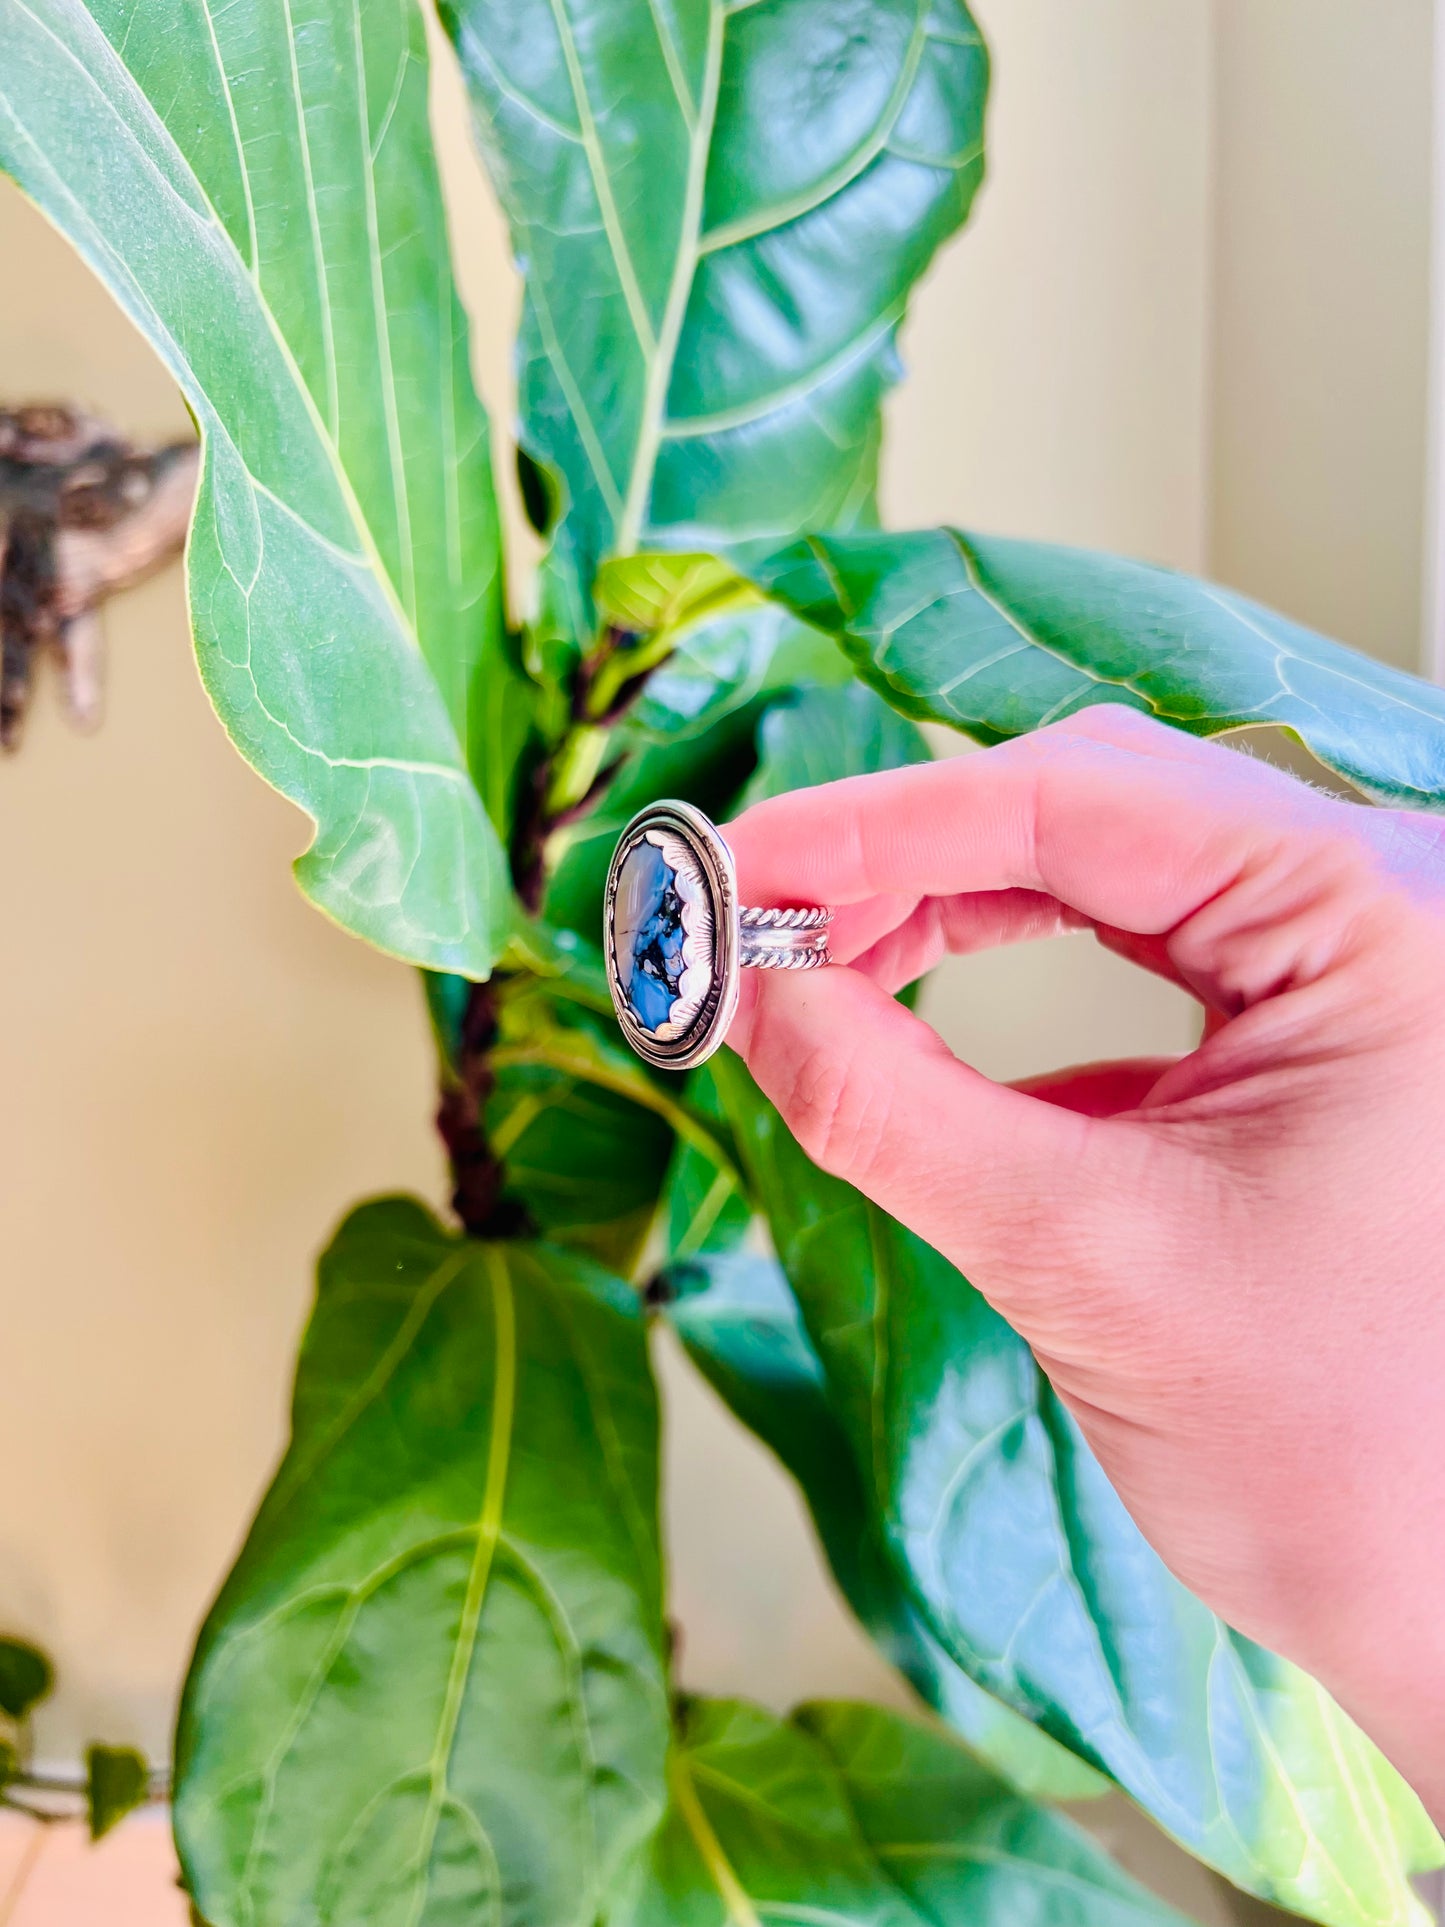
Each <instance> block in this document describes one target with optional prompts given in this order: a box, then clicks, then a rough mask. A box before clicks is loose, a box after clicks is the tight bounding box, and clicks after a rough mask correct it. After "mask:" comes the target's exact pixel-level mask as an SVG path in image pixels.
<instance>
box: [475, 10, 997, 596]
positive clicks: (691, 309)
mask: <svg viewBox="0 0 1445 1927" xmlns="http://www.w3.org/2000/svg"><path fill="white" fill-rule="evenodd" d="M441 11H442V15H443V18H444V19H445V21H446V23H447V25H448V28H449V29H450V31H451V33H452V36H453V38H454V40H455V41H456V43H457V49H458V52H459V54H460V56H461V62H462V66H463V69H464V71H465V73H466V76H467V80H468V84H469V87H470V89H471V96H472V101H473V105H474V107H475V110H476V118H477V126H478V133H479V138H480V142H481V145H482V148H483V151H484V153H485V156H486V158H487V160H488V162H489V165H490V167H491V170H492V174H493V178H494V180H495V181H496V184H497V191H498V193H499V195H500V197H501V199H502V202H503V205H504V206H505V208H506V212H507V216H508V219H509V221H510V223H511V229H512V240H513V246H514V248H515V250H516V253H517V256H518V259H519V260H520V261H521V262H522V264H523V267H524V271H525V275H526V305H525V312H524V316H523V323H522V340H521V351H520V353H521V376H520V389H521V395H520V399H521V410H522V437H523V441H524V443H525V445H526V447H527V449H528V451H529V452H530V454H531V455H532V456H533V457H534V458H535V459H536V460H537V461H539V462H541V463H543V464H545V465H547V466H549V467H550V468H552V469H553V470H554V471H555V472H556V473H557V474H558V475H559V476H560V477H561V479H562V482H563V486H564V489H565V495H566V508H565V513H564V515H563V518H562V521H561V525H560V528H559V530H558V532H557V536H556V554H555V563H556V566H555V569H554V575H553V585H554V589H555V591H556V594H557V596H558V598H559V599H560V601H561V602H562V603H564V604H565V606H566V610H567V619H566V621H564V622H562V623H561V624H560V625H559V626H561V627H566V626H567V625H568V623H570V625H571V627H572V628H573V630H574V632H575V633H579V634H580V633H583V632H584V631H585V630H586V629H587V628H589V627H590V626H591V623H590V608H589V603H590V592H591V585H592V581H593V578H594V576H595V574H596V571H597V566H598V564H599V562H601V561H602V559H603V558H604V557H606V556H608V555H614V554H617V555H624V556H625V555H629V554H631V553H632V552H633V551H634V550H635V549H637V548H639V547H640V546H646V545H648V544H651V545H652V546H659V545H662V544H668V545H674V546H676V545H683V546H688V547H692V548H715V547H717V546H718V544H719V542H720V540H721V539H722V538H723V537H725V536H734V537H735V536H744V535H747V536H760V535H765V534H768V533H770V532H776V534H777V535H778V536H782V535H784V534H786V533H791V532H796V531H800V530H802V529H805V528H815V527H819V526H823V525H827V524H831V523H846V522H849V521H852V520H855V519H856V518H857V517H858V516H859V515H860V514H864V513H866V512H867V510H868V508H869V505H870V503H871V499H872V493H873V486H874V477H875V471H876V465H877V449H878V405H879V401H880V398H881V396H882V394H883V392H884V390H885V389H886V387H887V386H888V385H889V383H890V382H892V381H893V380H894V379H895V378H896V375H897V371H898V360H897V353H896V350H895V347H894V338H895V335H896V333H897V329H898V325H899V322H900V320H901V319H902V316H903V312H904V308H905V305H906V302H907V299H908V294H909V290H910V288H911V287H912V285H913V283H914V281H915V280H916V279H917V277H918V276H919V275H920V274H921V273H922V272H923V270H924V268H925V267H926V266H927V265H928V262H929V260H930V259H931V257H932V255H933V253H934V251H935V249H936V248H937V247H938V245H939V243H940V242H941V241H943V240H944V239H945V238H946V237H947V236H948V235H949V234H951V233H952V232H953V231H954V230H955V229H956V228H957V227H958V226H959V224H960V223H961V222H962V221H963V220H964V218H965V217H966V215H967V213H968V209H969V205H970V202H971V200H972V197H973V193H974V190H975V188H976V187H977V185H978V182H979V179H980V177H981V174H982V167H983V108H984V98H985V94H986V91H987V78H988V61H987V56H986V54H985V51H984V48H983V44H982V41H981V40H980V38H979V35H978V32H977V30H976V28H975V26H974V24H973V21H972V19H971V17H970V15H969V13H968V11H967V9H966V7H965V6H964V5H963V4H962V0H870V3H869V4H868V5H867V6H862V5H849V6H848V7H847V8H846V9H845V10H844V11H843V12H842V13H840V12H839V11H838V9H837V8H824V7H816V6H790V7H780V6H761V7H741V6H737V7H731V8H729V7H726V6H724V5H723V4H722V0H443V4H442V8H441ZM800 130H806V133H805V134H804V133H803V132H802V131H800Z"/></svg>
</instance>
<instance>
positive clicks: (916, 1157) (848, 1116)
mask: <svg viewBox="0 0 1445 1927" xmlns="http://www.w3.org/2000/svg"><path fill="white" fill-rule="evenodd" d="M734 1042H735V1044H736V1045H738V1046H739V1047H740V1048H741V1050H742V1053H743V1056H744V1057H745V1059H746V1062H747V1065H748V1068H749V1070H750V1071H751V1072H752V1075H753V1077H754V1079H755V1080H756V1082H757V1083H758V1085H759V1086H760V1087H761V1089H762V1090H763V1092H764V1093H765V1095H766V1096H767V1097H769V1098H770V1099H771V1100H772V1102H773V1104H774V1105H775V1106H776V1107H777V1109H778V1111H779V1112H780V1114H781V1115H782V1118H783V1121H784V1122H785V1123H786V1124H787V1126H788V1128H789V1130H790V1131H791V1132H792V1133H793V1136H794V1137H795V1138H796V1139H797V1140H798V1143H799V1144H800V1145H801V1146H802V1148H803V1150H804V1151H806V1152H807V1154H808V1156H809V1157H810V1158H811V1159H812V1160H813V1162H814V1163H815V1164H817V1165H819V1166H821V1168H822V1169H823V1170H825V1171H828V1172H831V1173H832V1175H833V1176H835V1177H839V1178H843V1179H845V1180H846V1181H847V1182H848V1183H849V1184H852V1185H854V1186H855V1187H856V1188H857V1189H858V1190H859V1191H861V1192H863V1193H864V1195H865V1196H866V1197H869V1198H871V1199H872V1200H873V1201H874V1203H875V1204H878V1205H881V1206H882V1208H883V1209H884V1210H885V1211H887V1212H889V1213H890V1214H891V1215H892V1216H893V1217H895V1218H898V1219H899V1220H901V1222H902V1223H904V1224H906V1225H907V1226H908V1227H909V1228H910V1230H913V1231H916V1232H917V1233H918V1234H919V1235H920V1236H921V1237H923V1238H925V1239H926V1240H927V1241H928V1242H929V1243H930V1244H931V1245H933V1246H935V1247H936V1248H937V1249H938V1250H939V1251H941V1252H942V1253H943V1254H944V1256H945V1257H947V1258H949V1259H950V1260H951V1261H952V1262H953V1263H954V1264H956V1265H957V1266H958V1267H959V1269H960V1270H961V1271H963V1272H964V1273H965V1274H966V1275H967V1277H968V1278H969V1279H970V1280H971V1281H972V1282H973V1283H974V1284H975V1285H977V1286H978V1288H979V1289H980V1290H981V1291H982V1292H983V1293H984V1295H985V1296H986V1297H987V1298H989V1299H990V1301H991V1302H992V1303H994V1304H995V1305H996V1306H997V1307H998V1309H999V1310H1000V1311H1002V1312H1003V1313H1004V1315H1005V1316H1006V1317H1008V1318H1009V1319H1010V1321H1011V1322H1012V1323H1014V1324H1015V1325H1017V1326H1018V1328H1019V1329H1020V1330H1021V1331H1022V1332H1023V1333H1024V1335H1025V1337H1031V1336H1034V1335H1035V1334H1037V1335H1038V1336H1039V1337H1040V1338H1043V1337H1045V1336H1046V1335H1051V1334H1052V1332H1053V1331H1054V1330H1055V1328H1056V1325H1057V1319H1056V1316H1055V1313H1056V1311H1057V1309H1058V1307H1057V1306H1056V1305H1054V1304H1053V1303H1052V1302H1051V1301H1052V1299H1053V1298H1055V1297H1057V1296H1061V1295H1065V1294H1067V1295H1069V1296H1071V1297H1072V1296H1076V1295H1077V1293H1078V1288H1079V1285H1080V1283H1081V1277H1080V1273H1081V1271H1088V1270H1091V1269H1096V1268H1097V1266H1098V1257H1099V1253H1100V1252H1107V1253H1109V1254H1110V1258H1111V1260H1113V1259H1122V1258H1124V1257H1125V1256H1126V1251H1125V1250H1124V1249H1121V1246H1123V1247H1127V1245H1128V1243H1129V1242H1131V1227H1132V1226H1134V1225H1135V1224H1136V1223H1137V1220H1138V1216H1139V1208H1140V1199H1139V1187H1138V1186H1137V1185H1136V1184H1135V1182H1134V1178H1133V1176H1132V1175H1131V1167H1132V1165H1133V1163H1134V1161H1135V1158H1136V1157H1142V1156H1143V1154H1144V1153H1145V1152H1146V1151H1147V1149H1148V1147H1147V1145H1146V1144H1145V1143H1144V1142H1143V1141H1142V1138H1143V1131H1142V1128H1141V1127H1139V1126H1136V1125H1132V1124H1128V1123H1115V1122H1113V1121H1110V1120H1104V1119H1099V1118H1096V1117H1089V1116H1085V1115H1080V1114H1078V1113H1076V1112H1074V1111H1071V1110H1067V1109H1062V1108H1059V1107H1058V1106H1056V1105H1053V1104H1049V1103H1045V1102H1043V1101H1041V1100H1040V1099H1038V1098H1036V1097H1033V1096H1030V1095H1028V1094H1027V1093H1025V1092H1023V1091H1018V1090H1014V1089H1011V1088H1010V1087H1009V1086H1007V1085H1001V1084H995V1083H993V1082H991V1081H990V1080H989V1079H988V1078H986V1077H984V1076H982V1075H981V1074H980V1073H979V1072H977V1071H975V1070H972V1069H970V1068H969V1066H968V1065H966V1064H962V1063H960V1062H959V1060H958V1059H957V1058H956V1057H955V1056H954V1055H953V1053H952V1052H951V1051H950V1050H949V1049H948V1047H947V1045H946V1044H944V1042H943V1040H942V1039H941V1038H940V1037H939V1036H938V1035H937V1033H936V1032H935V1031H933V1030H931V1029H930V1028H929V1026H928V1025H927V1024H925V1023H924V1022H922V1020H921V1019H919V1018H917V1017H915V1016H914V1015H913V1014H912V1013H911V1012H910V1011H908V1010H906V1009H905V1008H904V1007H903V1005H901V1004H899V1003H898V1002H896V1001H895V1000H894V999H893V998H892V997H890V996H888V995H887V993H886V992H885V991H883V990H882V989H880V988H879V986H878V985H877V984H875V983H874V982H872V980H871V979H869V978H867V977H865V976H862V975H861V974H860V973H859V972H857V971H853V970H846V969H841V968H838V967H834V968H832V969H829V970H813V971H806V972H802V971H799V972H791V971H788V972H785V971H776V972H770V973H767V974H766V975H764V974H763V973H759V983H758V988H757V990H756V992H755V993H754V995H753V1000H752V1004H751V1008H750V1009H749V1011H748V1014H747V1021H746V1022H745V1024H743V1025H741V1026H739V1027H738V1030H737V1031H736V1032H735V1033H734ZM1105 1134H1119V1135H1118V1139H1117V1141H1116V1139H1115V1138H1114V1137H1113V1136H1110V1137H1109V1138H1108V1140H1107V1141H1106V1135H1105ZM1090 1254H1092V1258H1091V1257H1090ZM1112 1268H1113V1267H1112V1264H1111V1270H1112ZM1122 1269H1124V1267H1121V1270H1122Z"/></svg>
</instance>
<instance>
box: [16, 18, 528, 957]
mask: <svg viewBox="0 0 1445 1927" xmlns="http://www.w3.org/2000/svg"><path fill="white" fill-rule="evenodd" d="M0 48H3V55H4V57H3V61H0V166H3V167H4V168H5V169H6V170H7V171H8V172H10V173H12V174H13V175H14V176H15V178H16V179H17V180H18V181H19V183H20V184H21V186H22V187H23V188H24V189H25V190H26V191H27V192H28V193H29V194H30V195H31V196H32V197H33V198H34V199H35V200H36V201H37V202H38V203H39V204H40V206H41V207H42V208H43V209H44V210H45V212H46V213H47V214H48V215H49V216H50V218H51V219H52V220H53V221H54V222H55V223H56V225H57V226H58V227H60V228H61V229H62V230H63V231H64V232H65V233H66V234H67V235H68V236H69V237H70V238H71V239H72V240H73V241H74V242H75V244H76V246H77V247H78V248H79V249H80V250H81V252H82V253H83V254H84V256H85V257H86V259H87V260H88V261H89V262H90V264H91V266H92V267H93V268H94V269H95V270H96V272H97V273H98V274H99V275H100V276H101V278H102V279H103V280H104V281H105V282H106V284H107V286H108V287H109V288H110V289H111V291H112V292H113V293H114V295H115V296H116V298H117V299H118V300H119V301H120V303H121V305H122V306H123V307H124V308H125V310H126V311H127V313H128V314H129V315H130V316H131V318H132V320H133V321H134V322H135V323H136V325H137V326H138V327H139V328H140V329H141V330H142V332H143V333H144V334H145V335H146V337H147V338H148V339H149V340H150V341H151V342H152V344H153V345H154V346H155V348H156V349H157V351H158V352H159V353H160V354H161V356H162V357H163V359H164V360H165V362H166V363H167V365H168V367H169V368H170V369H171V372H172V373H173V374H174V375H175V377H176V379H177V380H178V381H179V382H180V384H181V386H182V388H183V389H184V391H185V395H186V399H187V401H188V402H189V403H190V406H191V409H192V412H193V413H194V415H195V417H196V420H197V422H198V423H199V425H200V429H201V435H202V439H203V442H204V445H205V453H204V461H203V466H202V474H201V482H200V492H199V496H198V500H197V505H196V515H195V523H194V527H193V529H192V534H191V542H190V548H189V554H188V577H189V586H190V600H191V614H192V621H193V625H194V628H195V634H196V645H197V650H198V653H199V658H200V666H201V673H202V675H203V677H204V679H205V682H206V687H207V689H208V690H209V692H210V695H211V699H212V701H213V702H214V703H215V706H216V708H217V710H218V711H219V713H220V716H221V719H222V721H223V722H224V723H225V725H226V727H227V729H228V730H229V731H230V733H231V735H232V737H233V739H234V740H235V742H236V744H237V746H238V748H239V749H240V750H241V752H242V754H243V755H244V756H246V757H247V759H248V760H249V761H250V762H251V763H252V764H253V765H254V766H255V767H256V769H257V770H259V771H260V773H261V774H262V775H263V776H264V777H265V778H266V779H267V781H268V782H270V783H273V784H274V785H275V786H276V788H277V789H279V790H281V791H282V792H283V793H284V794H285V795H287V796H289V797H290V798H291V799H292V801H293V802H295V803H297V804H299V805H300V807H301V808H302V809H303V810H305V811H307V812H308V814H309V815H310V816H311V817H312V818H313V819H314V821H315V824H316V838H315V841H314V843H313V844H312V846H311V848H310V849H309V850H308V851H307V852H306V854H305V855H304V856H303V857H302V858H301V859H300V861H299V862H298V864H297V875H298V879H299V881H300V883H301V886H302V888H303V889H304V890H305V891H306V892H307V894H308V895H309V896H311V897H312V898H313V899H314V900H315V902H317V903H318V904H319V905H320V906H321V907H322V908H323V909H324V910H326V911H327V912H328V913H329V914H330V915H331V916H333V917H335V918H336V919H337V920H338V921H339V922H340V923H342V924H344V925H345V926H346V927H347V928H348V929H351V930H354V931H356V932H357V933H358V934H359V935H361V936H363V937H366V938H368V939H370V940H371V941H372V942H374V943H377V944H379V945H381V946H382V947H383V948H384V949H387V950H391V951H393V952H395V953H396V954H397V955H399V956H403V957H407V958H410V959H413V960H415V961H417V962H421V963H428V964H433V965H436V966H438V967H444V968H453V969H456V970H459V971H463V972H466V973H469V974H471V975H473V976H483V975H485V974H486V972H487V971H488V969H489V968H490V966H491V964H492V962H493V960H494V958H495V956H496V954H497V951H498V948H499V947H500V941H501V937H502V933H503V930H504V927H505V924H506V921H507V917H508V908H507V905H508V894H507V888H506V877H505V866H504V863H503V859H502V853H501V847H500V844H499V841H498V838H497V836H496V834H495V832H494V830H493V828H492V825H491V823H490V821H489V820H488V817H487V814H486V812H485V810H484V809H483V807H482V804H481V802H480V801H479V798H478V793H477V790H476V789H475V788H474V787H473V779H475V780H476V781H477V782H478V783H479V784H480V785H481V787H482V790H483V792H484V793H485V795H486V797H487V799H488V801H489V802H490V804H491V806H492V809H493V811H494V813H495V814H496V816H497V817H498V819H499V820H501V819H502V818H503V817H504V814H505V792H506V788H507V784H508V782H509V779H510V754H509V751H508V748H507V746H508V745H512V746H515V742H516V738H517V728H518V719H519V716H520V724H521V726H522V727H523V728H524V727H525V722H526V716H525V705H520V707H519V704H518V700H517V691H518V689H519V688H520V685H519V684H518V683H517V682H516V680H515V676H514V673H513V672H512V671H511V670H510V668H509V666H508V662H507V656H506V644H505V638H504V636H503V632H502V622H501V599H500V579H499V574H500V572H499V564H498V546H497V520H496V508H495V503H494V500H493V494H492V485H491V476H490V470H489V455H488V446H487V430H486V421H485V418H484V416H483V414H482V411H481V409H480V407H479V405H478V403H477V400H476V397H475V395H474V394H473V392H472V388H471V381H470V376H469V374H468V370H467V330H466V323H465V320H464V318H463V315H462V312H461V309H460V307H459V305H458V302H457V298H456V295H455V292H454V290H453V287H452V281H451V273H450V269H449V265H448V255H447V241H446V228H445V221H444V217H443V211H442V205H441V199H440V194H439V191H438V187H437V180H436V173H435V167H434V164H433V161H432V156H431V148H430V140H429V134H428V125H427V67H426V47H425V41H424V38H423V32H422V22H421V19H420V16H419V14H418V13H417V11H416V9H415V7H414V6H413V5H412V4H411V0H346V4H343V3H342V0H286V3H285V4H278V3H277V0H233V3H232V4H230V5H228V6H225V7H219V8H215V9H212V8H210V7H208V6H206V5H200V6H197V5H194V4H192V0H147V4H146V5H144V6H137V5H135V4H133V0H88V4H82V3H81V0H0ZM499 752H500V753H499Z"/></svg>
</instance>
